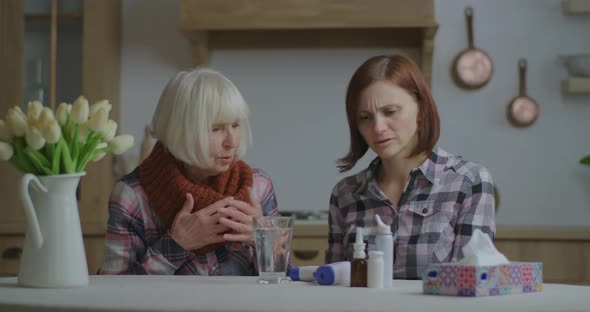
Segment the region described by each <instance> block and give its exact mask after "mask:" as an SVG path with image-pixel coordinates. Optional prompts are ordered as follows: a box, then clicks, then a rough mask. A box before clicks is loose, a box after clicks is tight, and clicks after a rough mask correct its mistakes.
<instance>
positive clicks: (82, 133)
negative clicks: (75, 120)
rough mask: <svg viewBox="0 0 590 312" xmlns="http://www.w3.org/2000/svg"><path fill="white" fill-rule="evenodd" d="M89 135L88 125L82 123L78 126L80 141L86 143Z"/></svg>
mask: <svg viewBox="0 0 590 312" xmlns="http://www.w3.org/2000/svg"><path fill="white" fill-rule="evenodd" d="M87 137H88V125H87V124H81V125H80V127H79V128H78V142H80V143H84V142H86V138H87Z"/></svg>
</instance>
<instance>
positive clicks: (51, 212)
mask: <svg viewBox="0 0 590 312" xmlns="http://www.w3.org/2000/svg"><path fill="white" fill-rule="evenodd" d="M85 174H86V173H85V172H82V173H76V174H63V175H54V176H35V175H32V174H25V175H24V176H23V177H22V179H21V187H20V196H21V200H22V202H23V206H24V208H25V215H26V219H27V234H26V237H25V242H24V246H23V253H22V257H21V262H20V270H19V274H18V284H19V285H21V286H25V287H48V288H60V287H83V286H87V285H88V264H87V263H86V254H85V253H84V243H83V239H82V230H81V226H80V217H79V214H78V202H77V200H76V188H77V187H78V182H79V181H80V177H82V176H84V175H85ZM29 185H30V186H31V187H30V193H29Z"/></svg>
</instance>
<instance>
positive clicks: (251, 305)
mask: <svg viewBox="0 0 590 312" xmlns="http://www.w3.org/2000/svg"><path fill="white" fill-rule="evenodd" d="M566 310H567V311H590V287H588V286H570V285H556V284H545V285H544V287H543V291H542V292H540V293H532V294H522V295H510V296H494V297H480V298H465V297H445V296H431V295H423V294H422V284H421V281H401V280H395V281H394V287H393V288H390V289H368V288H348V287H342V286H319V285H314V284H308V283H304V282H292V283H289V284H282V285H259V284H256V277H204V276H91V277H90V285H89V286H88V287H86V288H74V289H34V288H22V287H18V286H17V285H16V278H0V311H354V312H361V311H400V312H405V311H436V312H439V311H453V312H460V311H469V312H484V311H494V312H496V311H502V312H504V311H566Z"/></svg>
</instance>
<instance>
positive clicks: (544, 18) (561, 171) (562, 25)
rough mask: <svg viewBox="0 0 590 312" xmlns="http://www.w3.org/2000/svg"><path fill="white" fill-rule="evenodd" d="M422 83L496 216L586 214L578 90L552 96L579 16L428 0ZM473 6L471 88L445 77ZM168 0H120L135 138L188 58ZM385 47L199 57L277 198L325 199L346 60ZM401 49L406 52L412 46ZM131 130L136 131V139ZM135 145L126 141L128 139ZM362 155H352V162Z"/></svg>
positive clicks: (541, 220) (584, 29) (579, 49)
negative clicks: (429, 63) (430, 48)
mask: <svg viewBox="0 0 590 312" xmlns="http://www.w3.org/2000/svg"><path fill="white" fill-rule="evenodd" d="M435 3H436V18H437V21H438V23H439V25H440V28H439V31H438V33H437V35H436V46H435V56H434V66H433V93H434V97H435V100H436V101H437V104H438V107H439V110H440V114H441V119H442V134H441V139H440V141H439V143H440V145H441V146H442V147H444V148H445V149H447V150H448V151H450V152H452V153H455V154H460V155H463V156H464V157H465V158H467V159H470V160H473V161H476V162H479V163H481V164H483V165H485V166H487V167H489V168H490V170H491V171H492V174H493V175H494V177H495V179H496V182H497V186H498V189H499V190H500V196H501V206H500V212H499V214H498V216H497V222H498V224H504V225H521V224H522V225H556V226H558V225H586V226H587V225H590V168H587V167H583V166H581V165H579V164H578V160H579V159H580V158H581V157H582V156H584V155H586V154H590V137H589V136H588V133H590V123H589V122H588V121H587V119H588V118H590V103H589V102H590V96H578V97H571V96H567V97H566V96H562V95H561V93H560V87H559V86H560V80H561V79H564V78H566V76H567V74H566V72H565V70H564V69H563V66H562V65H560V64H559V63H558V62H557V56H558V55H559V54H567V53H590V40H588V36H587V33H588V30H590V17H588V16H575V17H571V16H570V17H566V16H563V15H562V14H561V11H560V8H559V5H560V1H558V0H520V1H512V0H501V1H500V0H496V1H474V0H472V1H464V0H454V1H443V0H437V1H435ZM468 4H469V5H472V6H473V7H474V10H475V40H476V46H478V47H480V48H482V49H484V50H485V51H487V52H488V53H489V54H490V55H491V57H492V59H493V61H494V66H495V68H494V71H495V72H494V77H493V79H492V81H491V82H490V83H489V84H488V85H487V86H486V87H485V88H483V89H481V90H478V91H463V90H461V89H459V88H457V87H456V86H455V85H454V84H453V83H452V81H451V80H450V78H449V68H450V65H451V62H452V59H453V57H454V56H455V55H456V54H457V53H458V52H459V51H461V50H462V49H463V48H465V47H466V30H465V19H464V16H463V9H464V7H465V5H468ZM178 10H179V6H178V1H163V0H160V1H156V0H149V1H139V0H126V1H124V7H123V50H122V81H121V87H122V88H121V102H122V108H121V128H122V131H124V132H130V133H132V134H133V135H135V136H136V138H138V139H139V138H141V137H142V136H143V130H142V129H143V127H144V125H145V124H146V123H148V122H149V121H150V119H151V114H152V113H153V110H154V108H155V106H156V103H157V100H158V97H159V95H160V92H161V90H162V88H163V87H164V84H165V83H166V81H167V80H168V79H169V78H170V77H171V76H172V75H173V74H174V73H175V72H176V71H178V70H180V69H183V68H186V67H189V66H190V55H189V47H188V44H187V43H186V41H185V40H184V38H182V37H181V36H180V35H179V34H178V33H177V32H176V25H177V23H178V20H179V18H178ZM389 51H390V50H386V49H337V50H239V51H231V50H221V51H215V52H214V53H213V55H212V57H211V65H212V66H213V67H214V68H216V69H218V70H221V71H222V72H224V73H225V74H226V75H227V76H228V77H229V78H230V79H232V80H233V81H234V82H235V83H236V85H237V86H238V88H239V89H240V90H241V91H242V93H243V94H244V96H245V98H246V100H247V101H248V102H249V103H250V105H251V108H252V111H253V116H252V126H253V131H254V144H255V148H254V149H252V150H251V151H250V152H249V153H248V155H247V157H246V161H247V162H249V163H250V164H251V165H253V166H256V167H262V168H263V169H265V170H266V171H267V172H269V173H270V174H271V176H272V178H273V180H274V184H275V188H276V191H277V196H278V200H279V208H280V209H281V210H326V209H327V208H328V197H329V192H330V190H331V188H332V187H333V185H334V184H335V183H336V182H337V181H338V180H339V179H340V178H341V177H342V175H339V174H337V170H336V167H335V162H334V161H335V159H337V158H338V157H341V156H342V155H344V153H345V152H346V150H347V144H348V130H347V126H346V119H345V113H344V104H343V100H344V92H345V88H346V84H347V82H348V79H349V78H350V75H351V74H352V72H353V71H354V69H355V68H356V67H357V66H358V65H359V64H360V63H361V62H362V61H364V60H365V59H366V58H368V57H369V56H373V55H376V54H383V53H388V52H389ZM405 51H406V52H410V53H415V51H408V50H405ZM521 56H524V57H527V59H528V63H529V70H528V72H529V74H528V77H527V79H528V93H529V95H530V96H531V97H533V98H534V99H536V100H537V102H538V103H539V105H540V109H541V115H540V118H539V120H538V121H537V123H536V124H534V125H533V126H532V127H530V128H527V129H515V128H513V127H511V126H510V125H509V123H508V122H507V121H506V119H505V109H506V106H507V105H508V103H509V102H510V100H511V99H512V98H513V97H514V96H516V95H517V92H518V76H517V74H518V71H517V61H518V58H519V57H521ZM139 141H140V140H138V144H137V145H139V143H140V142H139ZM136 151H137V149H136ZM367 163H368V159H367V158H366V159H364V161H362V163H361V164H359V165H357V168H355V170H354V172H357V171H358V170H360V169H362V168H363V167H364V166H366V164H367Z"/></svg>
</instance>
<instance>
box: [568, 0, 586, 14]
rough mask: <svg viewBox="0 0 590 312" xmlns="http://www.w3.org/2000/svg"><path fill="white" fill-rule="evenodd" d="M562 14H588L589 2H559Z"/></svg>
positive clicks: (578, 0) (576, 0)
mask: <svg viewBox="0 0 590 312" xmlns="http://www.w3.org/2000/svg"><path fill="white" fill-rule="evenodd" d="M561 10H562V12H563V14H566V15H570V14H590V0H564V1H562V2H561Z"/></svg>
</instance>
